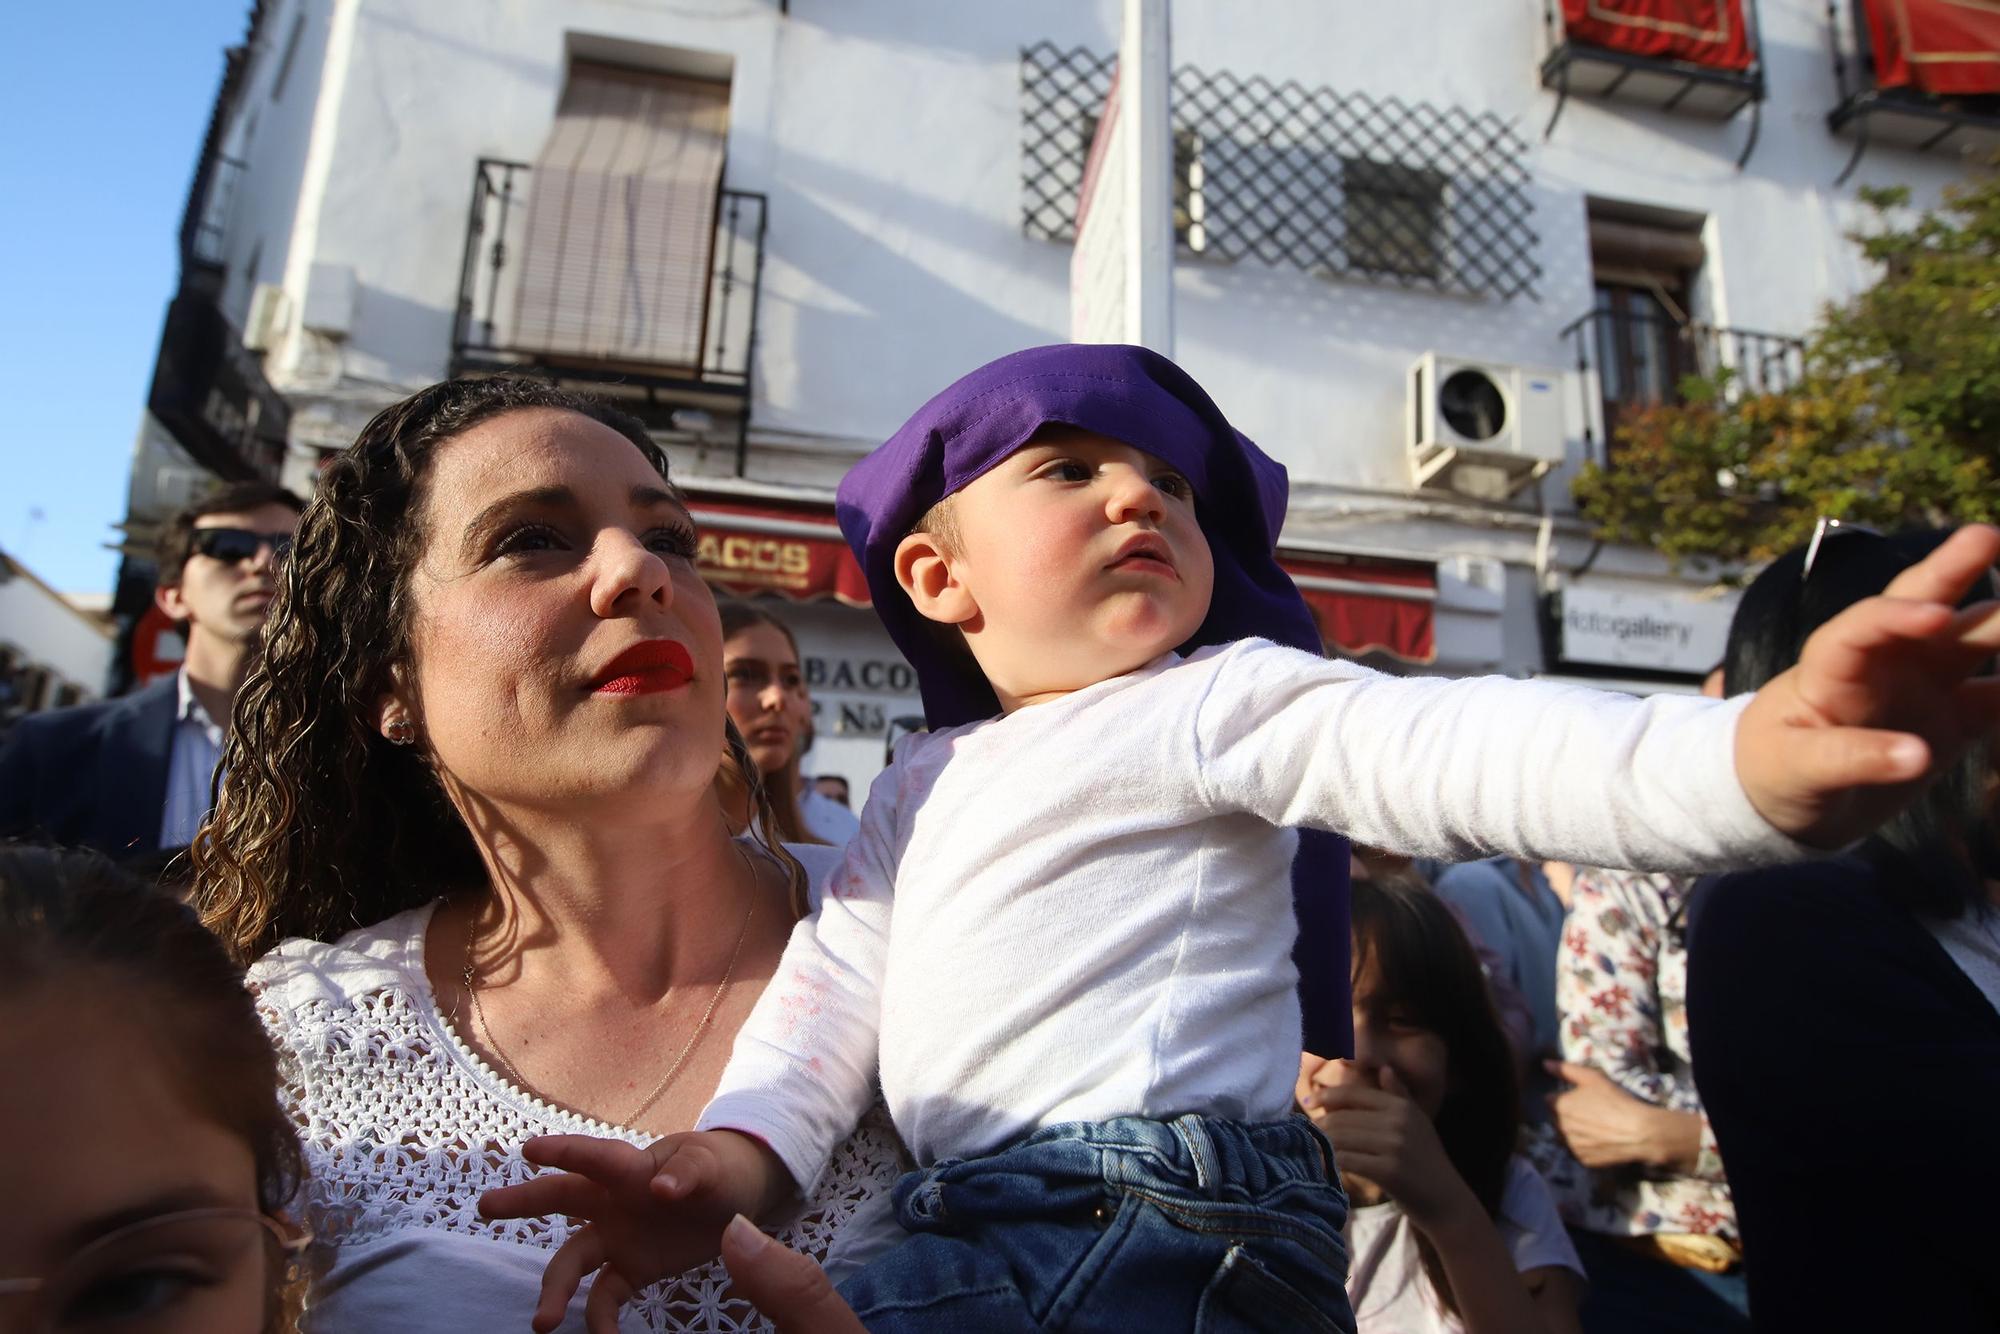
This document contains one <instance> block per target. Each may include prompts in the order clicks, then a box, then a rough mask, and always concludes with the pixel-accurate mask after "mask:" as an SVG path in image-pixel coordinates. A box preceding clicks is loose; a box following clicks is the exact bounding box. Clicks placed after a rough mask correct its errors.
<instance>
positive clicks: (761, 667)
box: [721, 602, 829, 843]
mask: <svg viewBox="0 0 2000 1334" xmlns="http://www.w3.org/2000/svg"><path fill="white" fill-rule="evenodd" d="M721 612H722V670H723V675H724V679H725V680H726V681H727V683H728V687H729V689H728V693H727V694H725V695H724V696H723V705H724V707H725V708H727V709H728V710H729V721H730V722H732V723H734V724H735V725H736V730H737V732H738V733H740V734H741V735H742V737H743V741H744V744H745V746H746V747H747V748H748V750H749V754H750V761H751V763H752V764H753V765H755V766H756V770H757V774H758V777H759V778H761V779H762V780H763V786H764V795H765V797H766V798H767V799H768V801H769V803H770V808H771V820H772V825H773V828H774V829H775V830H776V832H777V834H778V837H780V838H781V839H783V840H785V841H786V842H788V843H825V842H828V841H829V840H827V839H823V838H820V837H819V836H818V835H816V834H815V833H813V831H812V830H811V829H810V828H808V827H807V824H806V819H805V812H804V797H805V794H804V791H803V788H804V786H805V784H804V783H803V781H802V780H801V779H800V777H799V764H800V761H801V760H803V759H804V757H805V751H806V746H807V744H808V742H809V740H810V738H811V736H812V696H811V695H810V694H809V693H808V692H807V690H806V682H805V671H804V669H803V668H802V667H801V665H800V663H799V641H798V640H797V639H795V638H794V637H793V636H792V632H791V628H790V627H789V626H787V625H786V624H785V623H784V622H783V621H781V620H779V619H778V618H777V617H776V616H773V615H772V614H771V613H770V612H768V611H765V610H763V609H762V608H760V607H753V606H751V605H750V604H749V603H746V602H730V603H725V604H724V605H723V606H722V608H721ZM723 780H724V803H725V805H727V806H729V807H730V809H731V811H732V814H736V813H740V815H739V816H738V818H740V819H741V820H742V821H743V822H744V823H747V822H748V818H749V800H748V797H749V794H748V792H747V790H746V789H745V788H744V786H743V785H742V783H741V781H740V780H739V778H738V775H737V774H736V772H735V770H734V768H733V766H730V767H726V768H725V769H724V771H723Z"/></svg>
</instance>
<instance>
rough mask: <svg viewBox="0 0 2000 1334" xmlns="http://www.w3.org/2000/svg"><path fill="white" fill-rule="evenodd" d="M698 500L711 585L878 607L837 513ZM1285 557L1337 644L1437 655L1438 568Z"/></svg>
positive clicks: (1329, 640)
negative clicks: (835, 518) (871, 600)
mask: <svg viewBox="0 0 2000 1334" xmlns="http://www.w3.org/2000/svg"><path fill="white" fill-rule="evenodd" d="M691 507H692V510H693V513H694V521H695V526H696V528H698V529H699V530H700V533H701V538H700V545H699V548H698V550H697V551H696V554H695V568H696V569H697V570H699V571H700V573H701V577H702V578H703V580H705V581H706V582H707V583H708V584H709V586H710V587H712V588H716V589H719V590H721V591H723V592H725V593H733V594H735V595H737V596H739V597H748V596H754V595H756V594H759V593H777V594H780V595H782V596H784V597H788V598H791V599H793V600H794V601H797V602H808V601H812V600H814V599H816V598H834V599H836V600H838V601H840V602H842V603H844V604H846V605H847V606H850V607H866V606H868V605H870V603H869V598H868V580H867V579H866V578H865V577H864V576H863V575H862V573H861V567H860V566H859V565H857V564H856V563H855V560H854V555H853V553H852V552H850V551H849V550H848V549H847V543H846V542H845V541H844V540H842V538H841V536H840V529H839V528H837V527H836V526H835V525H834V523H833V516H832V515H830V514H825V513H821V512H815V511H812V510H798V509H782V508H778V507H775V506H769V505H753V504H745V503H743V502H740V501H736V500H715V499H710V498H707V497H695V498H694V499H693V500H692V502H691ZM1280 564H1282V565H1283V566H1284V568H1285V570H1286V571H1287V572H1288V573H1289V574H1291V576H1292V577H1293V578H1294V579H1295V580H1297V581H1298V585H1299V592H1300V593H1302V594H1303V595H1304V596H1305V600H1306V605H1307V606H1309V607H1311V608H1312V613H1313V619H1314V620H1315V621H1317V622H1318V623H1319V631H1320V638H1321V639H1323V640H1324V641H1325V642H1326V646H1327V647H1328V648H1329V649H1334V650H1337V651H1339V652H1341V653H1345V654H1348V655H1350V656H1354V657H1359V656H1360V655H1361V654H1364V653H1370V652H1382V653H1389V654H1392V655H1394V656H1395V657H1398V658H1401V659H1403V660H1404V661H1405V662H1416V663H1424V662H1431V661H1433V660H1435V659H1436V657H1437V645H1436V638H1435V635H1434V632H1433V625H1432V620H1433V617H1432V612H1431V600H1432V599H1433V598H1434V597H1435V595H1436V590H1437V571H1436V569H1435V568H1434V567H1432V566H1430V565H1428V564H1425V563H1423V562H1420V561H1392V560H1379V559H1372V558H1369V557H1365V556H1349V557H1342V556H1327V557H1307V556H1286V557H1284V558H1283V559H1282V560H1281V561H1280ZM1378 590H1379V591H1378Z"/></svg>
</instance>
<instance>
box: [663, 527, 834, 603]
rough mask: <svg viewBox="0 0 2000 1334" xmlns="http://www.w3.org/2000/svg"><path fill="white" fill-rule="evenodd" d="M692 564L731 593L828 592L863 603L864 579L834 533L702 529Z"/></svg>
mask: <svg viewBox="0 0 2000 1334" xmlns="http://www.w3.org/2000/svg"><path fill="white" fill-rule="evenodd" d="M695 568H696V569H697V570H698V571H699V572H700V574H701V577H702V578H703V579H705V580H706V581H708V582H709V583H711V584H713V585H715V586H717V587H719V588H724V589H727V590H729V591H730V592H732V593H739V594H753V593H783V594H785V595H786V596H788V597H793V598H798V599H806V598H814V597H833V598H837V599H839V600H840V601H842V602H845V603H847V604H848V605H850V606H866V605H867V603H868V583H867V581H866V580H865V579H863V578H862V577H861V569H860V567H859V566H857V565H856V564H855V563H854V558H853V556H851V555H849V554H848V551H847V546H846V544H845V543H842V542H840V541H838V540H837V539H836V540H831V541H821V540H817V539H814V538H800V537H780V536H772V535H769V534H765V533H732V532H716V531H709V532H704V533H703V534H702V535H701V541H700V543H699V545H698V546H697V548H696V550H695Z"/></svg>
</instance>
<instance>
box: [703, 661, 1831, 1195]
mask: <svg viewBox="0 0 2000 1334" xmlns="http://www.w3.org/2000/svg"><path fill="white" fill-rule="evenodd" d="M1740 712H1741V701H1739V702H1736V703H1730V704H1719V703H1716V702H1714V701H1711V700H1706V699H1699V698H1692V697H1664V696H1659V697H1654V698H1652V699H1648V700H1644V701H1641V700H1634V699H1631V698H1628V697H1625V696H1621V695H1612V694H1604V693H1599V692H1595V691H1588V690H1582V689H1577V688H1573V687H1562V686H1552V685H1547V684H1542V683H1535V682H1521V681H1511V680H1506V679H1501V678H1483V679H1477V680H1442V679H1428V678H1425V679H1399V678H1395V677H1389V676H1384V675H1381V674H1379V673H1376V672H1371V671H1368V670H1366V669H1365V668H1361V667H1357V666H1355V665H1353V664H1350V663H1343V662H1334V661H1327V660H1325V659H1321V658H1316V657H1314V656H1312V655H1310V654H1306V653H1301V652H1298V651H1296V650H1294V649H1289V648H1282V647H1279V646H1277V645H1274V644H1271V643H1268V642H1265V641H1261V640H1249V641H1243V642H1239V643H1235V644H1230V645H1226V646H1222V647H1218V648H1212V649H1203V650H1201V651H1199V652H1197V653H1195V654H1193V655H1191V656H1190V657H1188V658H1186V659H1181V658H1178V657H1175V656H1174V655H1172V654H1169V655H1166V656H1164V657H1161V658H1159V659H1157V660H1156V661H1154V662H1152V663H1150V664H1148V665H1147V666H1145V667H1143V668H1141V669H1140V670H1138V671H1136V672H1132V673H1130V674H1129V675H1125V676H1120V677H1116V678H1114V679H1112V680H1109V681H1103V682H1100V683H1098V684H1097V685H1094V686H1090V687H1088V688H1086V689H1083V690H1079V691H1077V692H1075V693H1074V694H1071V695H1068V696H1065V697H1063V698H1061V699H1057V700H1053V701H1050V702H1048V703H1044V704H1037V705H1033V706H1031V707H1028V708H1024V709H1020V710H1018V711H1016V712H1014V713H1012V714H1009V715H1007V716H1005V717H1001V718H996V719H991V720H989V721H986V722H981V723H975V724H971V725H969V726H965V727H956V728H951V729H948V730H945V731H941V732H935V733H929V734H925V735H919V736H914V737H911V738H909V739H908V740H907V741H905V742H904V743H903V744H902V746H901V747H900V749H899V750H898V752H897V756H896V762H895V763H894V764H892V765H891V766H890V767H889V768H888V769H886V770H884V771H883V773H882V775H881V776H880V777H879V778H878V779H877V780H876V782H875V784H874V787H873V788H872V789H871V790H870V792H869V795H868V804H867V806H866V808H865V809H864V810H863V811H862V815H861V830H860V832H859V834H857V835H856V836H855V838H854V841H853V842H852V843H851V844H849V846H848V851H847V860H846V862H845V864H844V865H843V866H842V867H841V868H840V870H838V871H837V872H835V874H834V877H833V879H832V880H831V881H830V882H829V884H828V887H827V892H826V897H825V900H824V902H823V904H822V907H821V909H820V911H819V913H818V914H817V915H816V916H814V917H811V918H808V919H806V920H805V921H802V922H801V923H799V925H798V927H797V929H796V930H795V931H794V933H793V936H792V939H791V942H790V943H789V945H788V946H787V948H786V950H785V954H784V958H783V960H782V962H781V963H780V965H779V968H778V972H777V974H776V975H775V976H774V977H773V979H772V981H771V984H770V986H769V987H768V988H767V989H766V990H765V992H764V994H763V996H762V997H761V998H760V1000H759V1001H758V1003H757V1006H756V1009H755V1010H754V1011H753V1013H752V1014H751V1016H750V1019H749V1021H748V1022H747V1023H745V1024H744V1026H743V1028H742V1030H741V1031H740V1032H739V1033H738V1035H737V1039H736V1046H735V1050H734V1054H733V1055H732V1057H731V1059H730V1062H729V1066H728V1068H727V1070H725V1071H724V1073H723V1077H722V1081H721V1083H720V1085H719V1086H718V1088H717V1091H716V1095H715V1097H714V1099H713V1100H712V1101H711V1102H710V1103H709V1105H708V1107H707V1109H706V1110H705V1111H704V1112H703V1114H702V1117H701V1119H700V1122H699V1126H700V1128H702V1129H716V1128H724V1127H726V1128H730V1129H735V1130H742V1131H746V1132H749V1133H751V1134H754V1135H756V1136H758V1137H759V1138H761V1139H763V1140H764V1141H765V1142H766V1143H767V1144H769V1145H770V1146H771V1147H772V1149H773V1150H774V1151H775V1152H776V1153H777V1154H778V1155H779V1157H780V1158H782V1159H783V1160H784V1162H785V1164H786V1166H787V1167H788V1168H789V1169H790V1171H791V1172H792V1174H793V1176H794V1178H795V1179H796V1180H797V1182H798V1184H799V1186H800V1187H801V1188H802V1189H807V1190H809V1189H811V1188H812V1186H813V1184H814V1182H815V1181H816V1180H817V1179H818V1177H819V1174H820V1172H821V1170H822V1167H823V1165H824V1164H825V1162H826V1160H827V1157H828V1155H829V1154H830V1152H831V1151H832V1149H833V1147H834V1146H835V1145H837V1144H838V1143H839V1142H840V1141H841V1140H842V1139H843V1138H844V1137H845V1136H846V1135H847V1134H848V1133H849V1132H850V1131H851V1130H852V1129H853V1128H854V1124H855V1122H856V1120H857V1119H858V1118H859V1117H860V1115H861V1113H862V1111H863V1109H865V1108H866V1107H867V1106H868V1105H869V1103H870V1101H871V1099H872V1088H873V1083H874V1080H875V1077H876V1073H877V1068H878V1063H879V1069H880V1077H881V1085H882V1092H883V1095H884V1097H885V1100H886V1102H887V1104H888V1108H889V1112H890V1115H891V1116H892V1118H893V1119H894V1121H895V1123H896V1127H897V1129H898V1130H899V1131H900V1132H901V1134H902V1136H903V1139H904V1142H905V1143H906V1144H907V1145H908V1146H909V1148H910V1151H911V1152H912V1154H913V1155H914V1156H915V1157H916V1159H917V1161H918V1162H919V1163H921V1164H926V1165H928V1164H930V1163H934V1162H936V1161H938V1160H940V1159H943V1158H953V1157H965V1156H971V1155H976V1154H981V1153H985V1152H988V1151H990V1150H993V1149H995V1148H998V1147H1000V1146H1002V1145H1005V1144H1008V1143H1011V1142H1013V1141H1015V1140H1017V1139H1019V1138H1021V1137H1023V1136H1025V1135H1026V1134H1028V1133H1030V1132H1031V1131H1033V1130H1035V1129H1036V1128H1038V1127H1041V1126H1045V1125H1053V1124H1057V1123H1060V1122H1064V1121H1084V1120H1105V1119H1109V1118H1111V1117H1115V1116H1125V1115H1145V1116H1159V1117H1166V1116H1173V1115H1179V1114H1181V1113H1184V1112H1200V1113H1205V1114H1209V1115H1215V1116H1222V1117H1230V1118H1236V1119H1245V1120H1271V1119H1276V1118H1278V1117H1282V1116H1283V1115H1284V1114H1285V1113H1286V1112H1287V1111H1288V1110H1289V1109H1290V1107H1291V1103H1292V1086H1293V1082H1294V1080H1295V1079H1296V1078H1297V1074H1298V1053H1299V1018H1300V1016H1299V1006H1298V999H1297V996H1296V992H1295V984H1296V982H1297V974H1296V972H1295V970H1294V968H1293V966H1292V962H1291V948H1292V942H1293V939H1294V937H1295V934H1296V928H1295V925H1294V921H1293V915H1292V899H1291V876H1290V868H1291V861H1292V853H1293V850H1294V847H1295V846H1296V844H1297V835H1296V834H1295V833H1293V832H1292V829H1293V828H1294V827H1299V826H1305V827H1312V828H1319V829H1328V830H1333V831H1336V832H1339V833H1343V834H1346V835H1348V836H1350V837H1352V838H1353V839H1355V840H1356V841H1358V842H1361V843H1365V844H1370V845H1373V846H1376V847H1382V848H1389V849H1395V850H1399V851H1403V852H1409V853H1413V854H1418V855H1422V856H1429V857H1442V858H1450V859H1466V858H1470V857H1475V856H1481V855H1485V854H1488V853H1492V852H1510V853H1516V854H1519V855H1523V856H1531V857H1537V858H1554V859H1562V860H1568V861H1575V862H1579V863H1582V864H1585V865H1590V866H1629V867H1641V868H1645V869H1648V870H1671V871H1702V870H1710V869H1723V868H1734V867H1740V866H1746V865H1753V864H1763V863H1767V862H1770V861H1774V860H1784V859H1787V858H1791V857H1796V856H1800V855H1804V853H1805V850H1804V849H1801V848H1800V847H1798V845H1796V844H1794V843H1793V842H1792V841H1791V840H1789V839H1787V838H1785V837H1784V836H1783V835H1781V834H1779V833H1778V832H1777V831H1775V830H1774V829H1772V828H1771V826H1770V825H1769V824H1768V823H1766V822H1765V821H1764V819H1763V818H1762V817H1761V816H1759V815H1758V814H1757V812H1756V810H1755V809H1754V808H1753V807H1752V806H1751V805H1750V802H1749V800H1748V798H1746V797H1745V795H1744V793H1743V789H1742V786H1741V784H1740V783H1739V782H1738V781H1737V778H1736V771H1735V764H1734V754H1733V752H1734V740H1735V729H1736V720H1737V716H1738V714H1740Z"/></svg>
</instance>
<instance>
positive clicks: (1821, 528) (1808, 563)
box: [1799, 514, 1882, 588]
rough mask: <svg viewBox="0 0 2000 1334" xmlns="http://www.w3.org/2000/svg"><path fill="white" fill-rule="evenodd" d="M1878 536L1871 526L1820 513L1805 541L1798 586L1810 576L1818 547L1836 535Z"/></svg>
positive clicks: (1803, 585)
mask: <svg viewBox="0 0 2000 1334" xmlns="http://www.w3.org/2000/svg"><path fill="white" fill-rule="evenodd" d="M1848 536H1855V537H1880V536H1882V534H1880V533H1878V532H1876V531H1875V530H1874V529H1873V528H1864V527H1862V526H1861V525H1860V524H1858V523H1849V522H1847V520H1845V519H1833V518H1829V517H1827V516H1826V515H1824V514H1822V515H1820V516H1819V522H1818V523H1816V524H1814V525H1813V535H1812V541H1810V542H1808V543H1806V558H1805V562H1804V563H1803V564H1801V565H1800V566H1799V587H1801V588H1804V587H1805V584H1806V580H1808V579H1810V578H1812V572H1813V566H1814V565H1816V564H1818V562H1819V553H1820V548H1821V547H1824V546H1825V545H1826V544H1827V543H1828V542H1829V541H1831V540H1832V539H1834V538H1836V537H1848Z"/></svg>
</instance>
